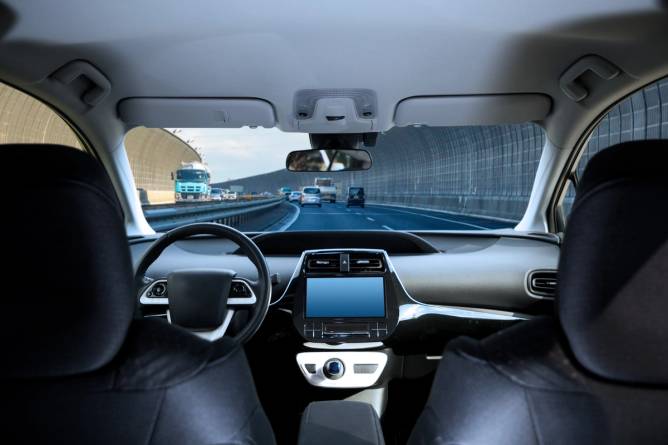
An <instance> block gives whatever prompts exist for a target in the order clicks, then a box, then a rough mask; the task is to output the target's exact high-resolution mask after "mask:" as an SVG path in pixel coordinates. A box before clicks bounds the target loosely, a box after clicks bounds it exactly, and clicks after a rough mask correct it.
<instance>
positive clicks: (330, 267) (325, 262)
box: [306, 256, 339, 272]
mask: <svg viewBox="0 0 668 445" xmlns="http://www.w3.org/2000/svg"><path fill="white" fill-rule="evenodd" d="M306 269H307V270H308V271H309V272H338V270H339V257H338V256H336V257H324V256H323V257H315V258H309V259H308V261H307V262H306Z"/></svg>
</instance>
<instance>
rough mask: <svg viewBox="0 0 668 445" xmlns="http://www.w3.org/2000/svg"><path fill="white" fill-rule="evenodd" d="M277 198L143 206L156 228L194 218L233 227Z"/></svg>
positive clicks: (278, 202) (269, 206)
mask: <svg viewBox="0 0 668 445" xmlns="http://www.w3.org/2000/svg"><path fill="white" fill-rule="evenodd" d="M283 202H284V200H283V199H281V198H273V199H261V200H257V201H246V202H234V203H229V204H228V203H217V204H201V205H186V206H179V205H172V206H166V207H158V208H144V215H145V216H146V220H147V221H148V223H149V224H150V225H151V227H153V229H154V230H155V231H156V232H162V231H167V230H170V229H173V228H175V227H179V226H182V225H184V224H190V223H196V222H218V223H221V224H226V225H229V226H233V227H238V226H240V225H242V224H243V223H244V222H246V220H247V219H248V218H251V217H253V216H254V215H256V214H262V213H266V212H267V211H268V210H271V209H273V208H275V207H277V206H279V205H281V204H283Z"/></svg>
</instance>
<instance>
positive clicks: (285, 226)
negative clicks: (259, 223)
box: [275, 203, 302, 232]
mask: <svg viewBox="0 0 668 445" xmlns="http://www.w3.org/2000/svg"><path fill="white" fill-rule="evenodd" d="M289 204H290V205H291V206H293V207H294V208H295V209H297V211H296V212H295V213H294V214H293V215H292V217H291V218H290V219H289V220H288V221H286V222H285V223H284V224H283V225H282V226H281V227H279V228H278V229H276V230H275V231H276V232H285V231H286V230H288V229H289V228H290V226H292V225H293V224H294V223H295V222H296V221H297V220H298V219H299V215H300V214H301V213H302V209H301V208H299V206H298V205H295V204H293V203H289Z"/></svg>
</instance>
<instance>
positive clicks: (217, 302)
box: [135, 223, 271, 343]
mask: <svg viewBox="0 0 668 445" xmlns="http://www.w3.org/2000/svg"><path fill="white" fill-rule="evenodd" d="M194 235H213V236H216V237H218V238H223V239H228V240H230V241H232V242H234V243H236V244H237V245H238V246H239V250H240V251H241V252H243V253H244V254H245V255H246V256H247V257H248V259H249V260H250V261H251V262H252V263H253V265H254V266H255V268H256V269H257V273H258V279H257V281H252V280H249V279H246V278H240V277H237V276H236V272H234V271H231V270H226V269H183V270H175V271H173V272H171V273H169V274H168V276H167V277H165V278H161V279H156V280H153V281H151V282H150V283H149V284H148V286H147V285H146V282H145V281H144V280H145V274H146V271H147V270H148V268H149V266H150V265H151V264H153V262H154V261H155V260H156V259H158V257H159V256H160V254H161V253H162V252H163V251H164V250H165V249H166V248H167V247H168V246H170V245H172V244H173V243H175V242H176V241H179V240H182V239H185V238H189V237H191V236H194ZM135 283H136V285H137V289H141V290H140V292H139V295H140V303H143V304H159V303H154V302H153V301H155V300H158V299H157V298H148V297H147V294H148V295H150V294H151V289H154V288H155V286H156V284H157V283H161V284H162V285H163V286H165V287H164V289H165V293H166V294H167V297H168V298H161V299H160V302H161V303H162V304H167V303H168V304H169V311H168V312H167V318H168V320H169V321H170V323H173V324H177V325H179V326H182V327H185V328H186V329H189V330H191V331H192V332H193V333H195V334H196V335H198V336H200V337H203V338H207V339H209V340H216V339H218V338H221V337H222V336H223V335H224V334H225V331H226V330H227V328H228V326H229V324H230V322H231V319H232V317H233V315H234V312H235V310H236V309H239V308H240V307H243V308H250V309H251V310H250V317H249V319H248V321H247V323H246V325H245V326H244V327H243V328H242V329H241V330H240V331H239V332H238V333H237V334H236V335H234V337H232V339H233V340H235V341H237V342H239V343H244V342H246V341H248V340H249V339H250V338H251V337H252V336H253V335H254V334H255V332H257V330H258V329H259V327H260V325H261V324H262V322H263V321H264V318H265V316H266V315H267V311H268V309H269V304H270V302H271V276H270V274H269V268H268V267H267V262H266V260H265V258H264V255H262V252H261V251H260V249H259V248H258V247H257V245H256V244H255V243H254V242H253V241H252V240H251V239H250V238H248V237H247V236H246V235H244V234H243V233H241V232H240V231H238V230H236V229H233V228H232V227H229V226H225V225H222V224H215V223H195V224H188V225H185V226H181V227H178V228H176V229H173V230H170V231H169V232H167V233H165V234H164V235H162V236H161V237H160V238H158V239H157V240H156V241H155V242H154V243H153V244H152V245H151V247H149V249H148V250H147V251H146V252H145V253H144V256H143V257H142V258H141V260H140V262H139V265H138V266H137V270H136V271H135ZM243 287H245V288H246V290H245V291H244V290H243ZM248 290H250V291H251V292H248ZM235 291H236V293H235ZM239 292H241V295H240V296H239ZM230 293H232V294H233V295H232V296H230ZM235 295H236V296H235ZM153 296H154V297H155V296H157V292H156V293H155V294H153Z"/></svg>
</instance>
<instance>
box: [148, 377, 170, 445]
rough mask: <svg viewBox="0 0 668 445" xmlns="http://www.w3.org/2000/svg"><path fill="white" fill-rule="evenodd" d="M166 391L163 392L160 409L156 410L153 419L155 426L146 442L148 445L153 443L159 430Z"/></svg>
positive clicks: (159, 404)
mask: <svg viewBox="0 0 668 445" xmlns="http://www.w3.org/2000/svg"><path fill="white" fill-rule="evenodd" d="M165 392H166V391H165V390H162V393H161V395H160V401H159V403H158V409H156V410H155V416H154V418H153V425H152V427H151V432H150V434H149V435H148V441H147V442H146V443H147V445H150V444H151V443H152V442H153V436H154V434H155V431H156V429H157V428H158V419H159V418H160V412H161V411H162V405H163V402H164V400H165Z"/></svg>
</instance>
